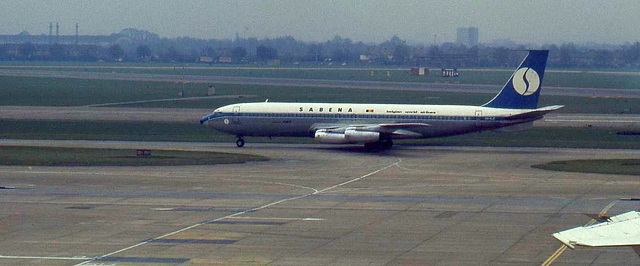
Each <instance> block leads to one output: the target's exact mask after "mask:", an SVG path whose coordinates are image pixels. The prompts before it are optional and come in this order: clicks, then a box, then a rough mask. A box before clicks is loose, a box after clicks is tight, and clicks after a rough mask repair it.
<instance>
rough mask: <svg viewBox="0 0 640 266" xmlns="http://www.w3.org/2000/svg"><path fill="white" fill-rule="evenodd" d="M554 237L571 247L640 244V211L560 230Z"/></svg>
mask: <svg viewBox="0 0 640 266" xmlns="http://www.w3.org/2000/svg"><path fill="white" fill-rule="evenodd" d="M553 237H555V238H556V239H557V240H559V241H560V242H562V243H563V244H565V245H566V246H568V247H570V248H575V246H587V247H613V246H635V245H640V212H636V211H631V212H627V213H623V214H620V215H616V216H612V217H609V220H608V221H607V222H603V223H598V224H594V225H591V226H580V227H576V228H572V229H569V230H565V231H560V232H557V233H554V234H553Z"/></svg>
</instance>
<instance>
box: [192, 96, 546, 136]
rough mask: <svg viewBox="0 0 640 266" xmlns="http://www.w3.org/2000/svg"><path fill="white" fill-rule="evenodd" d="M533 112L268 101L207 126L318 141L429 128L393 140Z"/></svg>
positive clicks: (488, 124)
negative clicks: (362, 130) (342, 133)
mask: <svg viewBox="0 0 640 266" xmlns="http://www.w3.org/2000/svg"><path fill="white" fill-rule="evenodd" d="M531 111H533V110H532V109H503V108H490V107H480V106H463V105H406V104H354V103H275V102H273V103H270V102H264V103H241V104H232V105H228V106H224V107H220V108H218V109H216V110H215V111H214V112H213V113H212V114H210V115H208V116H205V117H203V118H202V120H201V123H203V124H205V125H206V126H207V127H208V128H210V129H215V130H219V131H222V132H225V133H229V134H234V135H237V136H314V132H316V130H318V129H323V128H335V127H336V125H338V126H340V125H343V128H344V127H350V126H368V125H380V124H395V123H404V124H407V123H419V124H422V125H427V126H421V127H415V128H403V129H401V130H402V134H395V133H393V134H392V133H391V132H389V134H388V135H389V136H388V137H389V138H428V137H438V136H450V135H458V134H464V133H469V132H474V131H481V130H488V129H497V128H502V127H508V126H514V125H520V124H524V123H530V122H533V121H534V120H536V119H539V118H540V117H541V116H530V117H519V118H517V119H513V118H511V117H510V116H513V115H518V114H525V113H527V112H531ZM382 134H385V133H384V132H382Z"/></svg>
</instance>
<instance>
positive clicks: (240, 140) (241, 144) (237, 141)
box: [236, 138, 244, 148]
mask: <svg viewBox="0 0 640 266" xmlns="http://www.w3.org/2000/svg"><path fill="white" fill-rule="evenodd" d="M236 146H238V148H242V147H244V139H242V138H239V139H238V140H236Z"/></svg>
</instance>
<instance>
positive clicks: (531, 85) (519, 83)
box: [512, 67, 540, 96]
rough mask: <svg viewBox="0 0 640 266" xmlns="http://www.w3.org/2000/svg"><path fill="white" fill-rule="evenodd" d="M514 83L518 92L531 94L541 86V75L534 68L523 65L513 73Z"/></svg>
mask: <svg viewBox="0 0 640 266" xmlns="http://www.w3.org/2000/svg"><path fill="white" fill-rule="evenodd" d="M512 84H513V88H514V89H515V90H516V92H517V93H518V94H520V95H522V96H529V95H531V94H534V93H536V91H538V89H539V88H540V76H539V75H538V72H536V71H535V70H533V68H530V67H523V68H521V69H518V71H516V73H515V74H513V81H512Z"/></svg>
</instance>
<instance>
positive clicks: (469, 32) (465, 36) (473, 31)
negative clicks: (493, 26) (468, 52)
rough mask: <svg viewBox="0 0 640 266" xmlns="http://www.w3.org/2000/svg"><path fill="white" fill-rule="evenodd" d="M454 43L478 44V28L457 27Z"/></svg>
mask: <svg viewBox="0 0 640 266" xmlns="http://www.w3.org/2000/svg"><path fill="white" fill-rule="evenodd" d="M456 43H458V44H464V45H466V46H469V47H471V46H476V45H478V28H476V27H468V28H458V34H457V38H456Z"/></svg>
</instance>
